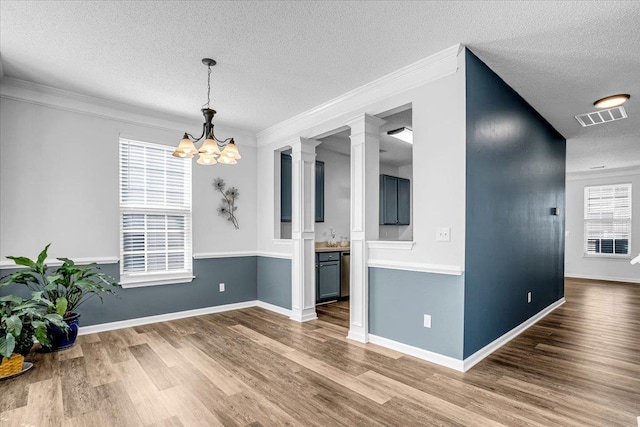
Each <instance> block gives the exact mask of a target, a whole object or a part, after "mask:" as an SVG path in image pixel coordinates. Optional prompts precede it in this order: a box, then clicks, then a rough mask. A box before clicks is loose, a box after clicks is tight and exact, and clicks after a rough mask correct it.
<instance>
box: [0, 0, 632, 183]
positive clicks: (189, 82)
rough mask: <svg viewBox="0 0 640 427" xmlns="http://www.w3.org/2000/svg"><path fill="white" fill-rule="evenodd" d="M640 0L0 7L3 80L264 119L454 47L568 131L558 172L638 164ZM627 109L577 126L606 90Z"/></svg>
mask: <svg viewBox="0 0 640 427" xmlns="http://www.w3.org/2000/svg"><path fill="white" fill-rule="evenodd" d="M638 22H640V2H637V1H630V2H547V1H539V2H515V1H514V2H480V1H478V2H454V1H447V2H437V1H432V2H400V1H344V2H325V1H318V2H311V1H305V2H289V1H282V2H261V1H256V2H253V1H236V2H215V1H209V2H196V1H172V2H160V1H133V2H115V1H112V2H110V1H95V2H90V1H84V2H56V1H46V2H39V1H19V2H15V1H7V0H3V1H2V2H0V55H1V56H2V65H3V70H4V73H5V75H7V76H11V77H17V78H20V79H24V80H28V81H32V82H35V83H41V84H45V85H48V86H53V87H57V88H60V89H66V90H70V91H74V92H79V93H83V94H87V95H92V96H96V97H100V98H105V99H109V100H114V101H119V102H124V103H128V104H133V105H136V106H142V107H146V108H152V109H154V110H157V111H161V112H165V113H171V114H175V115H179V116H182V117H189V118H194V116H196V117H198V116H199V115H200V113H199V111H198V110H199V108H200V107H201V105H202V104H203V103H204V102H205V101H206V68H205V67H204V66H203V65H201V63H200V59H201V58H203V57H205V56H210V57H213V58H214V59H216V60H217V61H218V63H219V65H218V66H216V67H215V68H214V71H213V75H212V107H213V108H214V109H216V110H218V116H217V119H216V122H217V123H224V124H226V125H229V126H233V127H236V128H241V129H247V130H251V131H259V130H263V129H265V128H267V127H269V126H272V125H274V124H276V123H278V122H280V121H282V120H285V119H287V118H289V117H291V116H294V115H296V114H298V113H301V112H303V111H306V110H308V109H310V108H312V107H314V106H316V105H318V104H321V103H323V102H325V101H328V100H330V99H332V98H335V97H337V96H338V95H341V94H343V93H345V92H347V91H349V90H351V89H354V88H356V87H358V86H361V85H363V84H365V83H367V82H370V81H372V80H374V79H376V78H379V77H381V76H383V75H386V74H388V73H390V72H392V71H394V70H397V69H399V68H401V67H403V66H406V65H408V64H411V63H413V62H415V61H417V60H419V59H422V58H424V57H427V56H429V55H431V54H433V53H436V52H438V51H440V50H442V49H444V48H447V47H450V46H452V45H454V44H456V43H463V44H465V45H467V46H468V47H470V48H471V50H473V51H474V52H475V53H476V54H477V55H478V56H479V57H480V58H481V59H482V60H484V61H485V62H486V63H487V65H489V66H490V67H492V68H493V69H494V71H496V72H497V73H498V74H499V75H500V76H501V77H502V78H503V79H504V80H505V81H507V83H509V84H510V85H511V86H512V87H513V88H514V89H515V90H516V91H518V92H519V93H520V94H521V95H522V96H523V97H524V98H525V99H527V101H529V103H530V104H531V105H533V107H534V108H536V109H537V110H538V111H539V112H540V113H541V114H542V116H544V117H545V118H546V119H547V120H549V121H550V122H551V123H552V124H553V125H554V126H555V127H556V128H557V129H558V130H559V131H560V132H561V133H562V134H563V135H564V136H565V137H567V138H568V140H569V143H568V154H569V156H568V164H567V169H568V170H569V171H577V170H586V169H588V168H589V167H590V166H595V165H602V164H605V165H607V167H608V168H614V167H625V166H631V165H637V164H640V141H639V139H640V77H639V76H640V26H639V25H638ZM619 92H625V93H630V94H631V96H632V97H631V100H630V101H629V102H628V103H627V110H628V113H629V116H630V118H629V119H626V120H621V121H617V122H612V123H608V124H605V125H601V126H594V127H590V128H584V129H583V128H581V127H580V126H579V124H578V122H577V121H576V120H575V119H574V117H573V116H574V115H576V114H579V113H585V112H588V111H592V110H593V107H592V102H593V101H594V100H596V99H597V98H600V97H603V96H606V95H610V94H613V93H619Z"/></svg>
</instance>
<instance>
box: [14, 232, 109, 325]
mask: <svg viewBox="0 0 640 427" xmlns="http://www.w3.org/2000/svg"><path fill="white" fill-rule="evenodd" d="M50 245H51V244H48V245H47V246H45V248H44V249H43V250H42V252H40V254H39V255H38V258H37V259H36V260H35V261H34V260H31V259H29V258H27V257H16V256H8V257H7V258H9V259H11V260H13V261H14V262H15V263H16V265H20V266H23V267H25V268H24V269H21V270H20V271H17V272H16V273H13V274H11V275H9V276H7V277H6V278H5V279H4V280H5V284H10V283H18V284H23V285H25V286H27V287H28V288H29V289H30V290H31V291H32V292H40V294H41V296H42V298H43V299H46V300H47V301H48V302H49V303H50V304H49V305H48V306H47V307H48V310H49V312H51V313H54V312H55V313H57V314H59V315H60V316H63V317H64V316H66V315H69V314H70V313H72V312H74V311H75V310H76V309H77V308H78V306H80V305H81V304H83V303H84V302H85V301H87V300H89V299H90V298H92V297H96V296H97V297H98V298H100V301H102V296H103V295H104V294H114V293H115V292H114V288H117V287H119V286H120V285H119V284H118V283H116V282H115V281H114V280H113V279H111V278H110V277H109V276H107V275H106V274H104V273H103V272H102V271H101V270H100V269H99V268H98V267H97V266H96V264H95V263H92V264H89V265H82V266H80V265H76V264H75V263H74V262H73V261H72V260H70V259H68V258H58V260H59V261H62V265H61V266H59V267H56V268H51V269H50V268H49V267H47V265H46V264H45V263H44V262H45V260H46V259H47V251H48V250H49V246H50Z"/></svg>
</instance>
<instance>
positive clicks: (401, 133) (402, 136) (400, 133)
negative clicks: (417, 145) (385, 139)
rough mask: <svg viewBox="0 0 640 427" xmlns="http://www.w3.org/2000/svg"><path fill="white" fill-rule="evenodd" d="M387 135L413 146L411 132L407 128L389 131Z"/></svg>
mask: <svg viewBox="0 0 640 427" xmlns="http://www.w3.org/2000/svg"><path fill="white" fill-rule="evenodd" d="M387 135H389V136H392V137H394V138H398V139H399V140H401V141H404V142H408V143H409V144H413V131H412V130H411V129H410V128H408V127H405V126H403V127H401V128H399V129H394V130H390V131H389V132H387Z"/></svg>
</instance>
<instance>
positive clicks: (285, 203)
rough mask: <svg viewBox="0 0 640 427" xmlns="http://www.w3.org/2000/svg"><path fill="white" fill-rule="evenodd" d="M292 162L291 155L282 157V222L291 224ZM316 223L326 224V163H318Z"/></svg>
mask: <svg viewBox="0 0 640 427" xmlns="http://www.w3.org/2000/svg"><path fill="white" fill-rule="evenodd" d="M291 167H292V161H291V155H290V154H284V153H282V154H281V155H280V221H282V222H291V203H292V195H291V192H292V182H291V180H292V176H291V171H292V169H291ZM315 218H316V222H324V162H321V161H319V160H318V161H316V212H315Z"/></svg>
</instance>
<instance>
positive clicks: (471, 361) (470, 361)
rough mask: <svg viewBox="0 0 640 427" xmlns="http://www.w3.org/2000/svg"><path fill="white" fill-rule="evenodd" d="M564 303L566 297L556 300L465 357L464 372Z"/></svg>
mask: <svg viewBox="0 0 640 427" xmlns="http://www.w3.org/2000/svg"><path fill="white" fill-rule="evenodd" d="M564 303H565V299H564V297H562V298H560V299H559V300H558V301H556V302H554V303H553V304H551V305H549V306H547V307H546V308H544V309H543V310H542V311H539V312H538V313H537V314H535V315H534V316H532V317H530V318H529V319H527V320H526V321H524V322H522V323H521V324H519V325H518V326H516V327H515V328H513V329H511V330H510V331H509V332H507V333H506V334H504V335H502V336H500V337H498V338H497V339H495V340H493V341H492V342H490V343H489V344H487V345H485V346H484V347H482V348H481V349H480V350H478V351H476V352H475V353H473V354H472V355H471V356H469V357H467V358H466V359H464V362H463V372H466V371H468V370H469V369H471V368H473V367H474V366H475V365H477V364H478V363H479V362H480V361H481V360H482V359H484V358H485V357H487V356H489V355H490V354H491V353H493V352H494V351H496V350H497V349H499V348H500V347H502V346H503V345H505V344H506V343H508V342H509V341H511V340H512V339H514V338H515V337H517V336H518V335H520V334H521V333H523V332H524V331H526V330H527V329H529V328H530V327H531V326H533V325H535V324H536V323H538V322H539V321H540V320H542V318H544V317H545V316H546V315H547V314H549V313H551V312H552V311H553V310H555V309H556V308H558V307H560V306H561V305H562V304H564Z"/></svg>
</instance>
